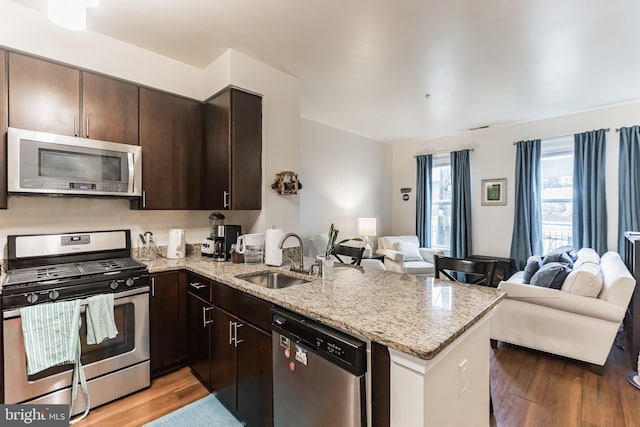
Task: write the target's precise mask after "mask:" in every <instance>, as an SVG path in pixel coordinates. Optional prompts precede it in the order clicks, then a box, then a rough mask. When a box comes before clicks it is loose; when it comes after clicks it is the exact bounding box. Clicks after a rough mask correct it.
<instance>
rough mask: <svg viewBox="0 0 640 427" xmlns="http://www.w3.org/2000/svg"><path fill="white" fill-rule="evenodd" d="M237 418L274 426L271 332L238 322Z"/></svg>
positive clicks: (254, 423) (251, 424) (249, 422)
mask: <svg viewBox="0 0 640 427" xmlns="http://www.w3.org/2000/svg"><path fill="white" fill-rule="evenodd" d="M238 339H239V344H238V415H237V416H238V418H239V419H240V420H241V421H244V422H245V423H246V425H248V426H265V427H266V426H269V427H271V426H273V403H272V401H273V399H272V397H273V379H272V378H273V365H272V357H271V353H272V349H271V336H270V335H269V334H267V333H266V332H263V331H261V330H259V329H257V328H255V327H253V326H251V325H250V324H248V323H244V324H243V322H242V321H240V323H239V324H238Z"/></svg>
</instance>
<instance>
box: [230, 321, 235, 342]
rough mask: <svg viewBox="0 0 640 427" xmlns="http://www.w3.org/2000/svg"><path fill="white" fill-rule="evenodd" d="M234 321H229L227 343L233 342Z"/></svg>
mask: <svg viewBox="0 0 640 427" xmlns="http://www.w3.org/2000/svg"><path fill="white" fill-rule="evenodd" d="M235 323H236V322H229V345H231V344H233V325H234V324H235Z"/></svg>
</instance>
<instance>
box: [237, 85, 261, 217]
mask: <svg viewBox="0 0 640 427" xmlns="http://www.w3.org/2000/svg"><path fill="white" fill-rule="evenodd" d="M231 105H232V110H231V112H232V113H231V114H232V116H231V120H232V121H231V123H232V128H231V129H232V130H231V135H232V141H231V162H232V163H231V206H232V209H236V210H258V209H261V207H262V98H261V97H259V96H257V95H253V94H250V93H246V92H243V91H241V90H237V89H231Z"/></svg>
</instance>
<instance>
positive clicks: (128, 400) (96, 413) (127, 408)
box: [74, 368, 209, 427]
mask: <svg viewBox="0 0 640 427" xmlns="http://www.w3.org/2000/svg"><path fill="white" fill-rule="evenodd" d="M208 394H209V391H208V390H207V389H206V388H205V387H204V386H203V385H202V384H200V381H198V380H197V379H196V377H194V376H193V375H192V374H191V370H190V369H189V368H182V369H180V370H178V371H175V372H172V373H170V374H167V375H165V376H162V377H160V378H156V379H155V380H153V381H152V382H151V387H149V388H148V389H146V390H143V391H140V392H138V393H135V394H132V395H130V396H127V397H124V398H122V399H119V400H117V401H115V402H112V403H109V404H107V405H104V406H101V407H99V408H97V409H93V410H91V412H90V413H89V415H88V416H87V417H86V418H85V419H84V420H82V421H80V422H78V423H77V424H74V426H78V427H137V426H141V425H143V424H145V423H148V422H149V421H152V420H155V419H156V418H160V417H161V416H163V415H165V414H168V413H170V412H173V411H175V410H176V409H178V408H181V407H183V406H186V405H188V404H189V403H191V402H195V401H196V400H198V399H201V398H203V397H205V396H206V395H208Z"/></svg>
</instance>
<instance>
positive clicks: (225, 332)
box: [211, 306, 237, 414]
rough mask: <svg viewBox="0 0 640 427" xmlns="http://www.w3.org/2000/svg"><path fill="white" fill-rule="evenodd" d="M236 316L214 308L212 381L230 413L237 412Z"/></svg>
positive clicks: (217, 395) (219, 398)
mask: <svg viewBox="0 0 640 427" xmlns="http://www.w3.org/2000/svg"><path fill="white" fill-rule="evenodd" d="M234 322H237V319H236V318H235V317H234V316H231V315H230V314H228V313H226V312H225V311H223V310H220V309H219V308H218V307H215V306H214V308H213V345H212V357H211V379H212V382H213V390H214V391H215V392H216V393H217V394H216V397H217V398H218V400H219V401H220V403H222V404H223V405H224V406H225V407H226V408H227V409H228V410H229V411H231V412H232V413H234V414H235V412H236V407H237V406H236V404H237V402H236V378H237V377H236V376H237V374H236V373H237V360H236V347H235V345H234V343H233V342H232V340H231V339H232V338H233V325H234Z"/></svg>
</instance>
